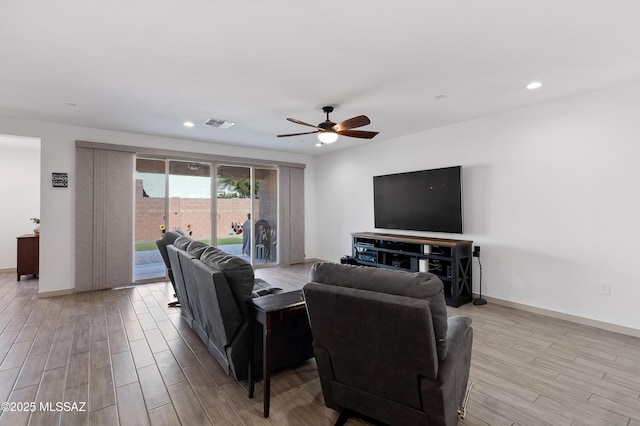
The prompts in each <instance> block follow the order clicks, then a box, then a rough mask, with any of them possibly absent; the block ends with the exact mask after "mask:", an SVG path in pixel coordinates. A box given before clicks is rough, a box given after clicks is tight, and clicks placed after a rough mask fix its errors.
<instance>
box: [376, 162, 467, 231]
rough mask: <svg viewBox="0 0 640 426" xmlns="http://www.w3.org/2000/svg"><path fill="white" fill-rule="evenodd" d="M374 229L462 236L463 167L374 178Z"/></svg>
mask: <svg viewBox="0 0 640 426" xmlns="http://www.w3.org/2000/svg"><path fill="white" fill-rule="evenodd" d="M373 206H374V215H375V227H376V228H384V229H405V230H413V231H432V232H449V233H456V234H461V233H462V166H454V167H445V168H442V169H431V170H422V171H417V172H408V173H397V174H392V175H384V176H374V177H373Z"/></svg>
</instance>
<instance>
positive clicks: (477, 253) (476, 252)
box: [473, 246, 480, 257]
mask: <svg viewBox="0 0 640 426" xmlns="http://www.w3.org/2000/svg"><path fill="white" fill-rule="evenodd" d="M473 257H480V246H473Z"/></svg>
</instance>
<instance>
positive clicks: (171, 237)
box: [156, 230, 184, 308]
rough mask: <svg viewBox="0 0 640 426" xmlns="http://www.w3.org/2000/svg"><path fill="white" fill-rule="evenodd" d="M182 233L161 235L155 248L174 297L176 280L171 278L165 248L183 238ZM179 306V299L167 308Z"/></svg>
mask: <svg viewBox="0 0 640 426" xmlns="http://www.w3.org/2000/svg"><path fill="white" fill-rule="evenodd" d="M183 235H184V234H183V233H182V231H179V230H175V231H167V232H165V233H164V234H162V238H160V239H159V240H157V241H156V246H157V247H158V251H159V252H160V256H162V260H163V262H164V265H165V266H166V268H167V275H169V280H170V281H171V285H172V286H173V291H174V296H175V297H177V294H178V292H177V291H176V280H175V278H174V277H173V271H172V270H171V262H169V254H168V252H167V246H168V245H170V244H173V243H174V241H175V240H176V239H177V238H179V237H181V236H183ZM177 306H180V299H179V298H178V300H176V301H175V302H169V307H171V308H175V307H177Z"/></svg>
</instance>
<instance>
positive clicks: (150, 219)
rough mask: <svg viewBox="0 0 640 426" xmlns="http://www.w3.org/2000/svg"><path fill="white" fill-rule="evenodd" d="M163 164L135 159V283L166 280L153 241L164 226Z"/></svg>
mask: <svg viewBox="0 0 640 426" xmlns="http://www.w3.org/2000/svg"><path fill="white" fill-rule="evenodd" d="M165 194H166V162H165V161H164V160H155V159H146V158H138V159H136V173H135V215H136V221H135V228H136V229H135V241H134V244H135V251H134V255H135V262H134V271H133V276H134V280H135V281H144V280H150V279H154V278H165V276H166V273H167V271H166V269H165V265H164V262H163V261H162V256H160V252H159V251H158V248H157V246H156V240H158V239H159V238H161V237H162V231H163V227H164V226H166V224H165V223H166V221H165V216H166V214H165V211H166V198H165Z"/></svg>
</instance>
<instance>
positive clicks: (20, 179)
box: [0, 134, 51, 279]
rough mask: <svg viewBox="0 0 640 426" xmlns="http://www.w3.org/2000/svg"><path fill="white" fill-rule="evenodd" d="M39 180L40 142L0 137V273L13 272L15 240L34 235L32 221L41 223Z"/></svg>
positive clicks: (15, 260)
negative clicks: (22, 236) (0, 220)
mask: <svg viewBox="0 0 640 426" xmlns="http://www.w3.org/2000/svg"><path fill="white" fill-rule="evenodd" d="M40 177H41V175H40V139H39V138H33V137H26V136H17V135H4V134H0V197H2V199H3V200H5V204H4V206H5V208H4V209H3V212H2V227H0V270H13V269H15V268H16V265H17V256H16V237H19V236H21V235H26V234H33V232H34V228H35V224H34V223H33V220H32V219H31V218H36V219H38V220H39V219H40ZM42 226H43V228H44V229H43V230H44V231H45V232H46V229H47V227H49V226H51V224H50V223H49V222H46V221H45V222H43V223H42ZM26 278H27V277H25V279H26Z"/></svg>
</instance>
